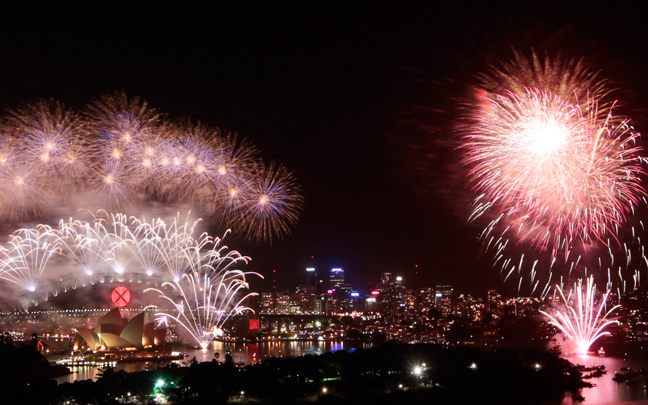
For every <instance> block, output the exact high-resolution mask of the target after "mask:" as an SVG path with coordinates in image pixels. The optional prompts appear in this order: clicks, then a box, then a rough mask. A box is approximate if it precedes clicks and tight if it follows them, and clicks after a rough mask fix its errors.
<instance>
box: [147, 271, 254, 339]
mask: <svg viewBox="0 0 648 405" xmlns="http://www.w3.org/2000/svg"><path fill="white" fill-rule="evenodd" d="M250 274H254V275H257V276H260V275H259V274H257V273H251V272H247V273H246V272H242V271H239V270H225V271H220V272H215V274H213V275H209V274H204V275H202V276H201V275H200V274H199V273H194V272H192V273H186V274H183V275H182V279H181V280H179V281H173V282H165V283H164V284H163V285H162V287H163V288H164V287H168V290H169V292H164V291H163V290H161V289H157V288H149V289H146V290H145V291H144V292H155V293H157V294H158V295H159V297H160V298H162V299H163V300H164V301H166V303H167V304H170V306H171V307H172V308H173V309H174V313H172V314H168V313H165V312H160V313H158V314H156V317H157V319H158V321H160V322H161V323H165V324H168V323H169V319H170V320H172V321H174V322H175V323H176V324H177V325H179V326H180V327H182V328H183V329H184V330H185V331H187V332H188V333H189V334H190V335H191V337H192V338H193V339H194V340H195V341H196V342H197V343H198V344H199V345H200V346H201V347H202V348H203V349H204V348H206V347H207V345H208V344H209V343H210V342H211V341H212V340H213V339H214V338H215V337H218V336H219V333H221V331H222V327H223V325H224V323H225V322H226V321H227V319H229V317H230V316H232V315H236V314H240V313H243V312H245V311H252V310H251V309H250V308H248V307H245V306H243V305H242V303H243V302H244V301H245V300H246V299H247V298H249V297H251V296H254V295H257V294H256V293H249V294H246V295H243V294H241V293H240V290H242V289H247V288H248V283H247V282H246V276H247V275H250ZM153 307H155V308H157V306H153Z"/></svg>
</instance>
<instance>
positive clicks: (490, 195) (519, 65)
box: [463, 54, 646, 293]
mask: <svg viewBox="0 0 648 405" xmlns="http://www.w3.org/2000/svg"><path fill="white" fill-rule="evenodd" d="M482 82H483V83H482V84H483V85H484V87H485V88H486V90H484V91H482V92H480V93H479V94H478V103H476V105H474V106H472V108H471V110H470V113H468V114H467V125H466V126H465V127H464V129H463V130H464V136H463V150H464V153H465V158H464V164H465V166H466V167H467V169H468V177H469V180H470V182H471V184H472V187H473V190H474V192H475V195H476V198H475V199H474V201H473V207H474V209H473V212H472V214H471V216H470V220H471V221H476V220H484V221H485V222H486V226H485V227H484V230H483V231H482V232H481V238H482V240H483V241H484V244H485V246H487V249H492V250H494V251H495V264H496V265H497V266H501V272H502V274H503V275H504V277H505V278H508V277H510V276H511V275H513V274H517V275H518V276H519V277H520V278H521V279H522V278H523V277H526V274H524V273H523V271H522V269H523V267H525V262H524V259H525V255H524V254H522V255H520V256H519V260H518V259H517V258H515V257H514V256H515V255H514V254H513V253H512V252H513V251H514V250H515V249H516V248H518V247H519V245H520V244H524V245H526V246H529V247H531V249H530V251H528V253H527V255H526V256H527V261H529V260H528V259H529V258H531V259H532V260H531V263H533V264H532V267H531V269H530V271H529V274H528V279H529V280H530V281H531V283H532V285H533V289H534V291H535V290H536V288H537V287H538V285H539V283H540V278H541V277H539V274H538V271H539V270H543V269H544V270H545V271H546V273H545V274H547V278H546V280H545V281H547V284H546V287H545V288H544V289H543V291H544V293H546V292H547V291H548V288H549V285H550V283H551V278H552V276H553V273H554V272H557V273H562V274H565V275H566V274H569V275H571V274H572V272H573V271H574V270H577V271H578V272H580V273H582V272H584V273H585V274H586V275H587V272H588V269H587V267H585V266H587V265H588V264H589V265H590V268H589V271H592V270H597V269H596V268H595V266H594V265H592V264H591V263H593V262H596V260H594V259H591V258H594V257H596V258H597V259H598V270H600V271H601V272H602V271H604V270H605V267H607V268H608V273H609V270H610V269H611V270H612V271H614V270H615V263H614V257H615V255H617V254H619V252H620V254H621V255H624V256H625V258H626V259H625V260H624V261H625V262H626V267H631V264H633V263H634V262H633V259H632V254H631V253H632V249H633V248H634V247H636V245H635V244H634V242H633V244H631V247H629V245H628V244H626V243H625V242H623V241H622V238H625V236H621V232H625V231H626V229H627V228H631V231H632V237H631V238H630V239H632V240H633V241H637V243H638V244H639V245H640V240H639V238H638V237H637V235H636V234H635V228H634V227H631V226H630V225H629V218H630V217H632V216H633V215H634V214H635V210H636V208H637V207H639V206H644V205H645V196H646V192H645V190H644V188H643V186H642V177H643V176H645V171H644V169H643V163H644V162H643V158H642V157H641V153H642V152H643V149H642V148H641V147H639V146H638V144H637V140H638V138H639V134H638V133H636V132H635V131H634V130H633V128H632V127H631V126H629V124H628V121H627V120H626V119H624V118H619V117H616V116H614V114H613V107H614V103H610V102H607V101H606V100H605V97H606V96H607V95H608V94H609V91H608V90H607V88H606V83H605V81H603V80H599V79H598V77H597V74H595V73H591V72H589V71H588V70H587V69H585V68H584V67H583V65H582V64H581V63H580V62H578V61H571V62H567V63H564V62H561V61H560V60H555V61H552V60H550V59H547V60H545V61H544V62H541V61H540V59H539V58H537V57H536V56H535V55H533V58H532V59H531V61H528V60H526V59H524V57H523V56H521V55H520V54H516V59H515V61H514V62H511V63H509V64H504V65H503V66H502V67H501V68H500V69H495V70H494V72H493V73H492V74H491V75H485V76H484V77H483V78H482ZM628 232H629V231H628ZM533 252H535V254H534V253H533ZM608 252H609V254H608ZM641 252H642V254H641V255H640V257H641V256H643V249H642V250H641ZM583 256H586V257H587V260H583V261H581V258H582V257H583ZM606 257H609V260H608V259H606ZM602 258H603V259H604V260H602ZM644 260H645V259H644ZM637 263H640V261H639V260H638V261H637ZM520 285H521V280H520Z"/></svg>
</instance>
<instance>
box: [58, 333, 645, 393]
mask: <svg viewBox="0 0 648 405" xmlns="http://www.w3.org/2000/svg"><path fill="white" fill-rule="evenodd" d="M369 347H371V343H358V342H344V341H282V342H258V343H239V342H237V343H234V342H232V343H226V342H214V343H213V344H212V346H211V347H209V348H208V349H205V350H201V349H184V351H185V353H186V357H185V358H184V359H182V360H175V361H174V362H176V363H179V364H182V363H185V364H186V363H188V362H189V361H191V360H192V359H193V358H194V357H195V358H196V361H198V362H203V361H212V360H213V359H214V358H215V356H216V358H217V359H218V360H219V361H223V360H224V358H225V354H226V353H227V352H228V351H229V352H230V353H231V354H232V359H233V361H234V363H237V364H243V365H246V364H252V363H253V362H256V361H262V360H263V359H265V358H268V357H296V356H301V355H304V354H322V353H325V352H334V351H337V350H346V351H353V350H356V349H360V348H369ZM563 357H564V358H566V359H567V360H569V361H570V362H572V363H574V364H582V365H584V366H586V367H599V366H601V365H604V366H605V370H606V371H607V373H606V374H604V375H603V376H601V377H598V378H596V377H595V378H591V379H587V380H586V381H588V382H590V383H591V384H593V385H595V386H594V387H592V388H584V389H583V390H581V393H580V394H581V395H582V396H583V397H584V398H585V401H584V402H583V404H584V405H612V404H623V405H635V404H645V403H648V375H645V374H644V375H637V376H635V377H634V378H633V379H632V380H631V381H630V383H628V382H626V381H622V382H617V381H614V380H613V379H612V378H613V377H614V376H615V373H625V372H626V370H627V369H628V368H629V369H631V370H639V369H641V368H644V369H648V359H639V358H631V357H627V358H617V357H599V356H575V355H572V356H563ZM168 363H169V361H166V362H160V363H156V364H147V363H143V362H140V363H118V364H117V369H122V370H125V371H127V372H135V371H142V370H145V369H146V367H155V366H158V365H159V366H165V365H167V364H168ZM72 371H73V373H72V374H70V375H66V376H62V377H58V378H57V379H56V380H57V381H58V382H59V383H64V382H74V381H77V380H87V379H95V378H96V377H97V374H98V373H99V370H98V368H97V367H73V368H72ZM583 374H588V372H584V373H583ZM571 403H572V401H571V397H569V398H565V400H563V401H562V402H555V403H552V404H548V405H558V404H564V405H568V404H571Z"/></svg>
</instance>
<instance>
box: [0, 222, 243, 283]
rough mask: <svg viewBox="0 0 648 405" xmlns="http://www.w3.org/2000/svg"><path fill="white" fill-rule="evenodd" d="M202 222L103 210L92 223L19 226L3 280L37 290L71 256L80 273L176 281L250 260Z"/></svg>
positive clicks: (1, 250) (1, 249) (0, 264)
mask: <svg viewBox="0 0 648 405" xmlns="http://www.w3.org/2000/svg"><path fill="white" fill-rule="evenodd" d="M199 222H200V220H198V221H194V222H188V221H184V222H183V221H181V220H180V217H179V216H177V217H176V218H174V219H172V220H171V221H164V220H162V219H159V218H157V219H154V220H153V221H150V222H148V221H146V220H140V219H137V218H135V217H130V218H129V217H127V216H126V215H123V214H109V213H107V212H105V211H100V212H99V213H97V215H95V216H94V219H93V220H92V221H89V222H87V221H82V220H74V219H70V220H69V221H61V222H60V223H59V225H58V226H57V227H49V226H45V225H38V226H36V227H35V228H24V229H19V230H17V231H16V232H14V234H13V235H12V236H11V240H10V241H9V243H8V245H7V246H6V247H5V246H0V254H1V256H0V279H4V280H6V281H9V282H11V283H14V284H18V285H20V286H22V287H23V288H25V289H26V290H28V291H34V290H36V289H37V288H38V287H43V286H44V285H46V284H48V283H51V282H52V281H53V279H54V278H55V277H50V276H49V274H48V273H47V270H48V267H47V263H48V262H49V261H50V260H52V259H53V258H57V259H59V260H67V261H68V264H67V265H66V266H67V267H69V268H71V269H73V270H74V271H76V274H77V276H79V277H80V276H82V275H84V274H85V275H93V274H95V275H96V274H124V273H128V272H130V273H138V272H145V273H146V274H147V275H149V276H157V277H162V278H164V279H168V280H175V281H176V282H178V281H179V280H180V279H181V278H182V276H183V275H184V274H198V275H200V276H203V275H205V274H215V273H218V272H221V271H234V270H235V269H234V268H235V267H236V266H237V265H239V264H246V263H247V261H248V260H249V258H247V257H245V256H241V254H240V253H239V252H237V251H235V250H232V251H228V250H227V246H221V242H222V239H220V238H216V239H214V238H212V237H211V236H209V235H208V234H207V233H202V234H201V233H199V231H198V224H199ZM226 234H227V233H226ZM41 278H42V279H44V280H43V281H42V282H41Z"/></svg>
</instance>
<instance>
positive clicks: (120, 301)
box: [110, 285, 131, 308]
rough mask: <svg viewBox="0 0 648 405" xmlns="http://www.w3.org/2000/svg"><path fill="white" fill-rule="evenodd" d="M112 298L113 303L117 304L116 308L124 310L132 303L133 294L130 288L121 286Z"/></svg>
mask: <svg viewBox="0 0 648 405" xmlns="http://www.w3.org/2000/svg"><path fill="white" fill-rule="evenodd" d="M110 298H111V299H112V303H113V304H115V306H116V307H118V308H123V307H125V306H126V305H128V303H129V302H130V300H131V292H130V290H129V289H128V288H126V287H124V286H121V285H120V286H119V287H117V288H115V289H114V290H113V292H112V294H111V295H110Z"/></svg>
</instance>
